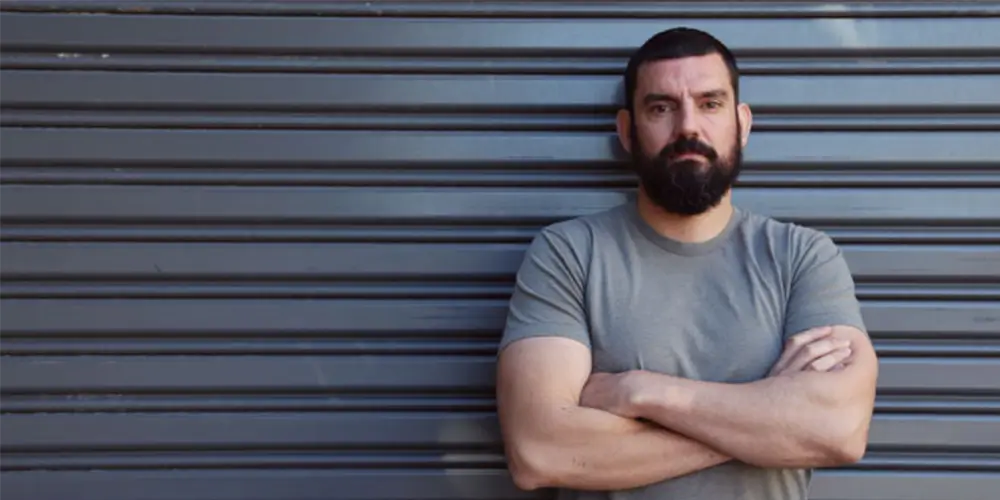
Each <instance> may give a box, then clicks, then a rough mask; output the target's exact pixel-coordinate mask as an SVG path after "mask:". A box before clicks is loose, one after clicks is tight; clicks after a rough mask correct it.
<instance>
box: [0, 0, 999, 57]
mask: <svg viewBox="0 0 1000 500" xmlns="http://www.w3.org/2000/svg"><path fill="white" fill-rule="evenodd" d="M782 5H788V4H785V3H782ZM996 7H997V6H996V5H994V8H996ZM841 15H843V14H841ZM845 17H849V16H845ZM0 19H2V21H3V23H4V25H3V30H2V35H0V41H2V43H3V45H4V48H5V51H11V50H32V51H40V50H54V51H68V52H72V51H97V52H100V51H106V52H108V53H114V52H119V51H124V52H135V51H145V52H149V51H158V52H159V51H164V52H172V51H183V52H191V51H195V50H204V49H205V48H206V47H212V48H214V49H215V50H216V51H227V52H231V53H236V52H243V53H256V54H267V53H269V54H306V53H312V54H317V53H326V54H329V53H337V54H355V55H358V54H393V55H395V56H397V57H398V56H402V55H409V54H437V55H458V54H473V53H493V54H498V53H499V54H505V55H521V54H536V55H537V54H547V55H553V54H563V55H568V54H583V55H588V56H592V55H604V56H610V55H612V54H613V55H626V54H628V53H629V52H631V51H632V50H634V49H635V48H636V47H638V46H639V45H641V44H642V43H643V42H644V41H645V40H646V39H647V38H648V37H649V36H651V35H652V34H654V33H656V32H658V31H661V30H662V29H664V28H665V27H666V26H665V25H664V22H663V20H661V19H642V18H635V17H631V18H625V19H621V18H619V19H577V20H574V21H573V22H567V21H566V20H564V19H552V18H549V19H482V20H479V21H477V22H465V23H456V22H451V23H449V22H441V19H414V18H409V19H407V18H394V17H381V18H375V17H366V18H358V17H352V18H337V17H330V18H322V17H316V16H310V17H285V16H274V17H265V16H260V17H253V16H219V17H209V16H177V15H162V16H149V15H128V14H121V15H112V16H107V15H105V16H96V15H89V16H81V15H74V14H45V15H38V14H22V13H11V12H6V13H4V14H3V15H2V16H0ZM683 24H684V25H687V26H691V27H694V28H699V29H703V30H706V31H708V32H710V33H713V34H714V35H716V36H717V37H718V38H720V39H722V40H725V41H726V43H727V44H728V45H729V46H730V47H732V49H734V50H735V51H737V52H738V53H739V54H741V55H742V54H744V53H747V54H755V55H765V54H768V55H769V54H782V53H784V54H790V53H797V54H802V53H807V52H808V53H821V52H827V53H834V54H841V55H843V54H857V53H862V54H867V55H876V54H880V55H890V54H914V55H916V54H919V55H925V56H941V55H943V54H945V53H951V54H954V55H971V54H983V55H996V54H997V47H998V46H1000V29H998V28H1000V17H989V16H968V17H957V16H952V17H949V18H948V21H947V22H942V21H941V20H939V19H934V18H925V19H919V18H904V17H897V18H860V17H855V18H841V19H837V18H812V19H801V20H789V19H787V18H783V19H775V18H772V19H768V18H758V19H753V20H748V19H745V18H744V19H741V18H723V17H717V16H716V15H715V14H713V15H712V16H710V17H708V18H698V19H690V20H684V21H683ZM52 32H63V33H72V34H73V36H72V37H64V38H62V39H56V38H53V37H51V36H49V33H52ZM387 34H391V36H387Z"/></svg>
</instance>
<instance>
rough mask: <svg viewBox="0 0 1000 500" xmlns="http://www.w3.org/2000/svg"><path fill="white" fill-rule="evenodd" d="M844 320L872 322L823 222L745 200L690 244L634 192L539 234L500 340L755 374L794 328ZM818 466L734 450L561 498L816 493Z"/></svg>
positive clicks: (703, 375)
mask: <svg viewBox="0 0 1000 500" xmlns="http://www.w3.org/2000/svg"><path fill="white" fill-rule="evenodd" d="M832 324H844V325H850V326H855V327H857V328H859V329H861V330H862V331H865V327H864V324H863V321H862V317H861V311H860V307H859V305H858V301H857V299H856V297H855V294H854V281H853V279H852V276H851V273H850V271H849V270H848V267H847V264H846V262H845V261H844V259H843V256H842V254H841V252H840V250H839V248H837V247H836V246H835V245H834V243H833V241H832V240H831V239H830V238H829V237H828V236H827V235H825V234H824V233H821V232H819V231H816V230H813V229H810V228H807V227H803V226H800V225H796V224H791V223H785V222H779V221H776V220H774V219H771V218H769V217H765V216H761V215H758V214H754V213H751V212H749V211H746V210H744V209H741V208H739V207H736V209H735V211H734V215H733V217H732V218H731V220H730V222H729V224H728V225H727V227H726V228H725V229H724V230H723V231H722V232H721V233H720V234H719V235H718V236H717V237H715V238H713V239H712V240H710V241H706V242H702V243H685V242H680V241H675V240H672V239H669V238H666V237H664V236H662V235H660V234H658V233H656V232H655V231H654V230H653V229H652V228H651V227H650V226H649V225H648V224H646V222H645V221H644V220H643V219H642V218H641V217H640V215H639V213H638V211H637V209H636V208H635V202H634V200H630V201H629V202H628V203H625V204H623V205H620V206H618V207H616V208H613V209H610V210H607V211H603V212H600V213H596V214H593V215H587V216H583V217H579V218H575V219H572V220H568V221H564V222H559V223H556V224H553V225H550V226H548V227H546V228H544V229H543V230H542V231H541V233H540V234H539V235H538V236H536V238H535V239H534V241H533V242H532V244H531V246H530V247H529V249H528V251H527V253H526V255H525V259H524V261H523V264H522V266H521V268H520V270H519V271H518V274H517V282H516V286H515V290H514V293H513V296H512V298H511V302H510V310H509V314H508V317H507V325H506V329H505V331H504V334H503V338H502V339H501V343H500V348H501V349H502V348H503V347H505V346H506V345H508V344H510V343H511V342H514V341H516V340H519V339H523V338H527V337H534V336H553V335H555V336H562V337H567V338H570V339H574V340H576V341H579V342H581V343H583V344H584V345H586V346H588V347H589V348H590V349H591V352H592V357H593V370H594V371H600V372H620V371H625V370H631V369H644V370H650V371H654V372H660V373H666V374H670V375H674V376H679V377H684V378H688V379H694V380H703V381H715V382H745V381H751V380H757V379H760V378H763V377H766V376H767V372H768V370H770V368H771V366H772V365H773V364H774V362H775V361H776V360H777V359H778V356H779V355H780V354H781V351H782V348H783V342H784V340H785V339H786V338H788V337H789V336H791V335H794V334H795V333H798V332H801V331H803V330H807V329H809V328H812V327H816V326H823V325H832ZM810 477H811V471H810V470H808V469H766V468H759V467H755V466H751V465H748V464H745V463H742V462H739V461H730V462H727V463H725V464H722V465H719V466H717V467H712V468H709V469H704V470H702V471H699V472H695V473H692V474H689V475H686V476H682V477H679V478H675V479H673V480H667V481H663V482H661V483H657V484H653V485H649V486H646V487H641V488H636V489H633V490H629V491H626V492H614V493H615V494H614V495H611V494H609V493H612V492H575V491H562V492H560V497H561V498H567V499H591V498H593V499H599V498H611V497H614V498H627V499H654V498H655V499H694V498H706V499H709V498H710V499H713V500H729V499H741V500H782V499H789V500H791V499H805V498H807V491H808V484H809V479H810Z"/></svg>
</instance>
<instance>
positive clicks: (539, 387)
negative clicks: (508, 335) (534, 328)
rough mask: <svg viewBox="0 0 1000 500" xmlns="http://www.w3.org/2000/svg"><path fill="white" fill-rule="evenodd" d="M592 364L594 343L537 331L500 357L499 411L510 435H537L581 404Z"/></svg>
mask: <svg viewBox="0 0 1000 500" xmlns="http://www.w3.org/2000/svg"><path fill="white" fill-rule="evenodd" d="M590 370H591V357H590V349H589V348H587V347H586V346H585V345H583V344H582V343H580V342H578V341H576V340H572V339H569V338H565V337H555V336H552V337H546V336H540V337H532V338H527V339H522V340H518V341H516V342H513V343H511V344H510V345H508V346H506V348H504V349H503V350H502V351H501V352H500V354H499V358H498V360H497V411H498V414H499V418H500V425H501V429H502V431H503V434H504V437H505V439H508V440H511V439H520V438H522V437H537V436H536V435H535V434H536V433H545V432H548V431H551V430H552V429H548V428H547V427H548V425H550V424H551V423H552V422H554V421H555V419H556V418H557V417H558V414H559V413H560V412H564V411H567V410H568V409H570V408H573V407H576V406H577V405H578V403H579V400H580V393H581V392H582V390H583V386H584V384H586V382H587V379H588V377H589V376H590Z"/></svg>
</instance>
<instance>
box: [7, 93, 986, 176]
mask: <svg viewBox="0 0 1000 500" xmlns="http://www.w3.org/2000/svg"><path fill="white" fill-rule="evenodd" d="M785 111H787V110H785ZM785 111H781V113H780V114H774V113H772V114H768V113H767V112H760V111H759V110H756V108H755V115H754V121H753V130H754V132H755V133H756V132H816V131H826V132H856V131H870V132H890V131H900V132H914V133H916V132H924V133H926V132H935V131H937V132H954V131H966V132H977V131H1000V113H989V112H986V113H980V112H976V113H958V112H949V111H947V110H941V109H926V110H923V112H918V111H920V110H919V109H911V110H910V111H911V112H905V111H903V112H899V113H876V110H875V109H869V110H862V111H859V112H857V113H838V114H831V112H832V111H833V110H826V111H827V112H824V111H823V110H817V111H815V112H812V113H808V112H806V113H788V112H785ZM980 111H982V110H980ZM0 124H2V125H3V126H5V127H17V128H55V127H58V128H81V127H87V128H105V129H129V128H139V129H207V130H216V129H233V130H239V129H254V130H380V131H382V130H384V131H391V130H400V131H420V130H423V131H432V130H433V131H459V132H460V131H483V132H487V131H495V132H501V131H509V132H605V133H611V132H614V130H615V128H614V127H615V125H614V118H613V114H612V113H611V112H610V111H609V112H606V113H598V112H596V111H595V112H593V113H590V114H585V113H565V114H563V113H557V112H549V113H520V114H518V113H509V114H504V113H499V112H470V113H460V112H456V113H441V112H431V111H427V112H423V111H421V112H419V113H416V112H414V113H405V112H370V111H356V112H344V111H329V112H305V111H303V112H294V113H293V112H263V111H221V110H217V111H211V112H204V111H174V110H171V111H149V110H142V111H138V110H78V109H19V108H8V109H5V110H4V111H3V114H2V115H0ZM918 137H919V136H918ZM750 160H751V163H753V159H752V158H751V159H750ZM22 175H24V174H22ZM8 177H11V176H9V175H8Z"/></svg>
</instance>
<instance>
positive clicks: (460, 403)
mask: <svg viewBox="0 0 1000 500" xmlns="http://www.w3.org/2000/svg"><path fill="white" fill-rule="evenodd" d="M2 405H3V413H4V414H14V413H74V414H75V413H83V412H95V413H106V412H139V413H159V412H380V413H386V412H442V411H452V412H490V411H494V410H495V409H496V403H495V401H494V400H493V393H492V391H483V392H482V393H479V394H460V393H436V392H435V393H428V392H424V393H421V394H419V395H414V394H413V393H412V392H406V393H405V394H391V393H390V394H386V393H367V394H365V393H361V394H357V393H349V392H329V391H328V392H319V393H303V392H295V391H287V392H273V391H255V392H254V393H253V394H238V393H236V394H234V393H225V392H193V393H188V394H185V393H184V392H183V391H178V392H176V393H171V394H163V393H155V394H142V393H121V392H116V393H109V394H103V393H93V392H87V393H81V392H76V393H71V394H5V395H4V396H3V398H2ZM875 411H876V412H877V413H879V414H883V413H884V414H890V413H892V414H914V413H919V414H924V415H940V414H952V415H1000V396H998V395H989V394H972V395H970V394H944V395H942V394H936V393H927V392H924V393H912V394H894V393H892V391H888V392H887V391H886V390H884V389H883V390H881V391H880V393H879V394H878V396H877V397H876V399H875Z"/></svg>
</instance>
